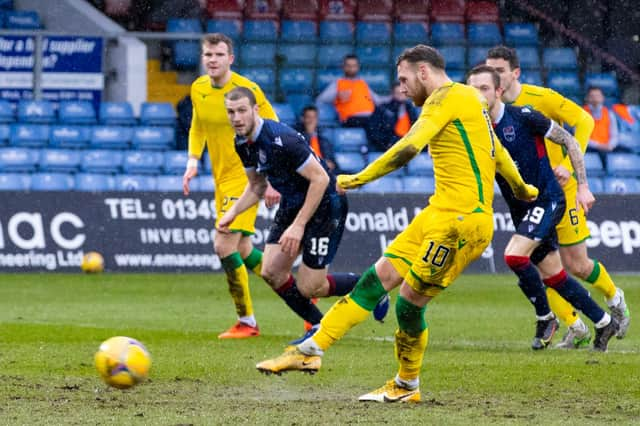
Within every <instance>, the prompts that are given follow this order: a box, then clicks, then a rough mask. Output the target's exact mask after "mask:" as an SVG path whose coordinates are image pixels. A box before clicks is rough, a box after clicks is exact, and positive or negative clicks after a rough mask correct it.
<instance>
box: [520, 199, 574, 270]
mask: <svg viewBox="0 0 640 426" xmlns="http://www.w3.org/2000/svg"><path fill="white" fill-rule="evenodd" d="M565 208H566V202H565V200H564V198H558V197H554V198H552V199H549V198H544V197H542V198H539V199H537V200H536V201H534V202H533V203H530V204H528V205H527V209H526V210H524V209H523V210H518V211H512V212H511V217H512V218H513V224H514V225H515V227H516V234H518V235H522V236H523V237H526V238H529V239H531V240H534V241H538V242H539V243H540V245H539V246H538V247H536V249H535V250H534V252H533V254H532V255H531V261H532V262H533V263H534V264H537V263H540V261H542V259H544V258H545V257H546V255H547V254H549V253H550V252H552V251H555V250H557V249H558V234H557V233H556V225H557V224H558V223H560V221H561V220H562V216H563V215H564V210H565Z"/></svg>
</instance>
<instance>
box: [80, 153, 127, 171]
mask: <svg viewBox="0 0 640 426" xmlns="http://www.w3.org/2000/svg"><path fill="white" fill-rule="evenodd" d="M83 154H84V155H83V157H82V162H81V163H80V169H81V170H82V171H84V172H88V173H118V172H120V169H121V167H122V157H123V154H122V151H110V150H106V149H90V150H86V151H84V153H83Z"/></svg>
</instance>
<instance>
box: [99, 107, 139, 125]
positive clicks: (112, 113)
mask: <svg viewBox="0 0 640 426" xmlns="http://www.w3.org/2000/svg"><path fill="white" fill-rule="evenodd" d="M100 123H102V124H115V125H123V126H129V125H133V124H136V119H135V117H134V115H133V108H132V107H131V104H129V103H128V102H102V103H101V104H100Z"/></svg>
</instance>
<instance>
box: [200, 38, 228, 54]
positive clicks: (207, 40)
mask: <svg viewBox="0 0 640 426" xmlns="http://www.w3.org/2000/svg"><path fill="white" fill-rule="evenodd" d="M205 43H207V44H212V45H216V44H218V43H224V44H226V45H227V49H229V55H233V40H231V39H230V38H229V37H227V36H226V35H224V34H222V33H211V34H207V35H205V36H204V37H202V43H201V44H203V45H204V44H205Z"/></svg>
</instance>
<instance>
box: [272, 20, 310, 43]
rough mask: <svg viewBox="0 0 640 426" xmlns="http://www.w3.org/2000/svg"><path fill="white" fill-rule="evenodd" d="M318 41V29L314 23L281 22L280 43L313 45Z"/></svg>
mask: <svg viewBox="0 0 640 426" xmlns="http://www.w3.org/2000/svg"><path fill="white" fill-rule="evenodd" d="M317 39H318V27H317V24H316V23H315V22H314V21H292V20H284V21H282V22H281V32H280V41H281V42H282V41H284V42H289V43H315V42H316V41H317Z"/></svg>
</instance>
